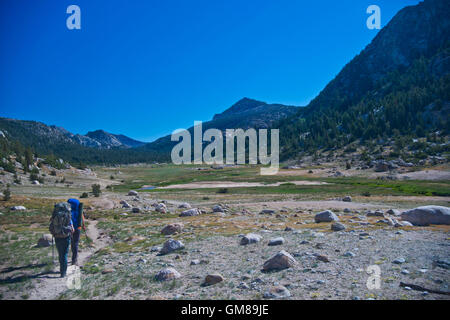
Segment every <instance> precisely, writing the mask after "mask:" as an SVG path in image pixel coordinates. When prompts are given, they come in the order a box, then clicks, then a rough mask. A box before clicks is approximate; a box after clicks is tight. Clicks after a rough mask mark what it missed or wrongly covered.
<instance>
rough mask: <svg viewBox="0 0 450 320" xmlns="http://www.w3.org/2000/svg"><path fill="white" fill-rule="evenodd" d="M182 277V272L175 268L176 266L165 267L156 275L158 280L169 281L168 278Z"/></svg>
mask: <svg viewBox="0 0 450 320" xmlns="http://www.w3.org/2000/svg"><path fill="white" fill-rule="evenodd" d="M180 277H181V274H180V273H179V272H178V271H177V270H175V269H174V268H165V269H162V270H160V271H159V272H158V273H157V274H156V276H155V279H156V281H168V280H174V279H178V278H180Z"/></svg>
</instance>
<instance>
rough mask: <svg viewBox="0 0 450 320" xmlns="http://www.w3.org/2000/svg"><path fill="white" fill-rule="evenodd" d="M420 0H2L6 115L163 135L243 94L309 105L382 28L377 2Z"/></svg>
mask: <svg viewBox="0 0 450 320" xmlns="http://www.w3.org/2000/svg"><path fill="white" fill-rule="evenodd" d="M418 2H419V1H418V0H369V1H366V0H340V1H336V0H316V1H300V0H290V1H288V0H271V1H265V0H220V1H219V0H176V1H175V0H164V1H160V0H158V1H156V0H120V1H119V0H108V1H106V0H105V1H100V0H70V1H65V0H33V1H30V0H1V1H0V116H2V117H12V118H17V119H24V120H37V121H42V122H44V123H46V124H49V125H52V124H54V125H57V126H62V127H64V128H66V129H67V130H69V131H71V132H74V133H80V134H85V133H87V131H91V130H96V129H104V130H106V131H109V132H112V133H122V134H125V135H128V136H130V137H132V138H135V139H139V140H143V141H152V140H154V139H156V138H158V137H160V136H162V135H165V134H170V133H171V132H172V131H173V130H174V129H177V128H187V127H190V126H192V125H193V122H194V120H203V121H206V120H209V119H211V118H212V116H213V115H214V114H215V113H219V112H222V111H223V110H225V109H226V108H228V107H230V106H231V105H232V104H233V103H235V102H236V101H238V100H239V99H241V98H243V97H249V98H253V99H257V100H262V101H266V102H273V103H275V102H276V103H284V104H290V105H306V104H307V103H308V102H309V101H310V100H311V99H312V98H314V97H315V96H316V95H317V94H318V93H319V92H320V90H322V89H323V88H324V86H325V85H326V84H327V83H328V82H329V81H330V80H331V79H333V77H334V76H336V74H337V73H338V72H339V71H340V69H341V68H342V67H343V66H344V65H345V64H346V63H347V62H349V61H350V59H352V58H353V57H354V56H355V55H356V54H358V53H359V52H360V51H361V50H362V49H363V48H364V47H365V46H366V45H367V44H369V43H370V41H371V40H372V39H373V37H374V36H375V35H376V34H377V32H378V30H369V29H368V28H367V27H366V20H367V18H368V16H369V15H368V14H367V13H366V8H367V7H368V6H369V5H371V4H376V5H378V6H379V7H380V8H381V25H382V26H384V25H386V24H387V23H388V21H389V20H390V19H391V18H392V17H393V16H394V15H395V13H396V12H397V11H398V10H400V9H401V8H403V7H405V6H407V5H414V4H417V3H418ZM71 4H76V5H78V6H79V7H80V8H81V30H68V29H67V27H66V19H67V17H68V16H69V14H67V13H66V9H67V7H68V6H69V5H71Z"/></svg>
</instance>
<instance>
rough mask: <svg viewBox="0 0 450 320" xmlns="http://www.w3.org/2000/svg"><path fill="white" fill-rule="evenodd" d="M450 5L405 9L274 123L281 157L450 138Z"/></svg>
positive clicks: (439, 0)
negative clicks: (376, 142) (383, 141)
mask: <svg viewBox="0 0 450 320" xmlns="http://www.w3.org/2000/svg"><path fill="white" fill-rule="evenodd" d="M449 70H450V6H449V5H448V1H447V0H426V1H424V2H421V3H419V4H418V5H416V6H409V7H405V8H403V9H402V10H400V11H399V12H398V13H397V14H396V15H395V16H394V18H392V20H391V21H390V22H389V23H388V24H387V25H386V26H385V27H384V28H383V29H382V30H380V31H379V33H378V34H377V35H376V37H375V38H374V39H373V40H372V42H371V43H370V44H369V45H368V46H367V47H366V48H365V49H364V50H363V51H362V52H361V53H360V54H358V55H357V56H356V57H355V58H353V59H352V60H351V61H350V62H349V63H348V64H347V65H346V66H344V68H343V69H342V70H341V71H340V72H339V74H338V75H337V76H336V77H335V78H334V79H333V80H332V81H331V82H330V83H329V84H328V85H327V86H326V87H325V88H324V89H323V90H322V91H321V92H320V94H319V95H318V96H317V97H316V98H314V99H313V100H312V101H311V102H310V103H309V104H308V105H307V106H306V107H305V108H301V109H299V111H298V112H297V113H296V114H295V115H292V116H290V117H287V118H286V119H283V120H282V121H279V122H277V123H275V124H274V127H278V128H279V129H280V144H281V146H282V149H281V155H282V158H284V159H288V158H294V157H297V156H298V155H300V154H301V153H302V152H305V151H306V152H310V153H311V152H315V151H316V150H318V149H322V148H323V149H333V148H337V147H342V146H345V145H347V144H349V143H351V142H353V141H356V140H358V141H360V142H361V143H364V141H367V140H371V139H379V138H388V137H397V138H398V137H401V136H412V137H424V136H426V135H427V134H431V133H433V132H436V131H439V133H440V134H441V135H445V134H448V132H449V131H448V130H449V122H448V114H449V112H448V111H449V107H450V97H449V93H450V84H449V83H450V80H449V79H450V77H449Z"/></svg>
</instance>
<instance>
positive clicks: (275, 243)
mask: <svg viewBox="0 0 450 320" xmlns="http://www.w3.org/2000/svg"><path fill="white" fill-rule="evenodd" d="M284 242H285V240H284V238H283V237H278V238H274V239H270V240H269V246H279V245H281V244H283V243H284Z"/></svg>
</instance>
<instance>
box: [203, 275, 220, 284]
mask: <svg viewBox="0 0 450 320" xmlns="http://www.w3.org/2000/svg"><path fill="white" fill-rule="evenodd" d="M222 281H223V277H222V275H220V274H218V273H215V274H208V275H207V276H206V277H205V281H204V282H203V285H205V286H211V285H214V284H216V283H219V282H222Z"/></svg>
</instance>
